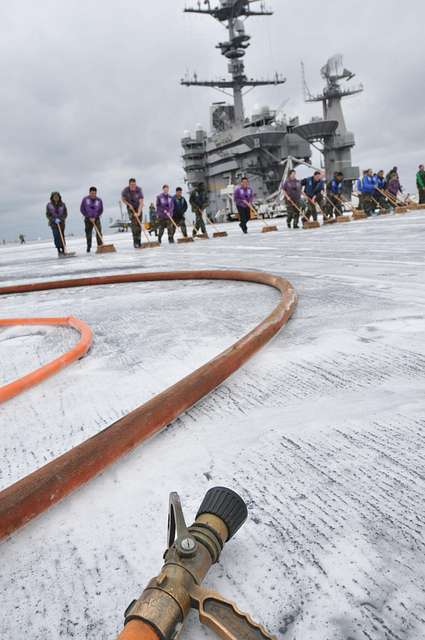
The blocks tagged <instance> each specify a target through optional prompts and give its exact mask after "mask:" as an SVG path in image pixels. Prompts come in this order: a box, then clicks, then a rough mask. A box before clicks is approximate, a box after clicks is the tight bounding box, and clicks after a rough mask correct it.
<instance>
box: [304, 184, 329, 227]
mask: <svg viewBox="0 0 425 640" xmlns="http://www.w3.org/2000/svg"><path fill="white" fill-rule="evenodd" d="M301 186H302V187H303V188H304V193H305V195H306V196H307V203H308V205H307V211H306V217H307V218H313V220H314V221H315V222H317V209H316V204H317V205H319V208H320V209H322V207H323V191H324V188H325V183H324V181H323V180H322V173H321V172H320V171H315V172H314V174H313V175H312V176H311V177H310V178H304V180H301Z"/></svg>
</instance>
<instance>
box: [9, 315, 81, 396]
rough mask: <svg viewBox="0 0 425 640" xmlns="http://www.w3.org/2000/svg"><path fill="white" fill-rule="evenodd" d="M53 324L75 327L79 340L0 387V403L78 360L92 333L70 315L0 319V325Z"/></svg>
mask: <svg viewBox="0 0 425 640" xmlns="http://www.w3.org/2000/svg"><path fill="white" fill-rule="evenodd" d="M45 324H46V325H55V326H62V327H71V328H72V329H76V330H77V331H79V332H80V334H81V336H80V340H79V341H78V343H77V344H76V345H75V346H74V347H72V349H70V350H69V351H67V352H66V353H64V354H63V355H61V356H59V357H58V358H56V359H55V360H52V362H49V363H47V364H45V365H43V366H42V367H40V368H39V369H36V370H35V371H32V372H31V373H28V374H27V375H25V376H23V377H22V378H19V379H18V380H14V381H13V382H9V383H8V384H6V385H4V386H2V387H0V404H1V403H2V402H6V400H10V399H11V398H14V397H15V396H17V395H18V393H21V392H22V391H26V389H29V388H30V387H33V386H35V385H36V384H39V383H40V382H42V381H43V380H46V378H49V377H50V376H52V375H54V374H55V373H57V372H58V371H60V370H61V369H63V368H64V367H67V366H68V365H70V364H71V363H72V362H75V360H79V359H80V358H82V357H83V356H85V355H86V353H87V351H88V350H89V349H90V347H91V344H92V340H93V334H92V331H91V329H90V327H89V326H88V325H87V324H86V323H85V322H83V321H82V320H78V318H73V317H72V316H70V317H69V318H10V319H4V320H1V319H0V327H10V326H16V325H20V326H22V325H26V326H27V325H45Z"/></svg>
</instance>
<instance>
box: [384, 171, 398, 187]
mask: <svg viewBox="0 0 425 640" xmlns="http://www.w3.org/2000/svg"><path fill="white" fill-rule="evenodd" d="M394 173H395V174H396V175H398V167H393V168H392V169H391V171H388V173H387V175H386V176H385V182H386V183H387V185H388V182H389V181H390V179H391V178H392V176H393V174H394Z"/></svg>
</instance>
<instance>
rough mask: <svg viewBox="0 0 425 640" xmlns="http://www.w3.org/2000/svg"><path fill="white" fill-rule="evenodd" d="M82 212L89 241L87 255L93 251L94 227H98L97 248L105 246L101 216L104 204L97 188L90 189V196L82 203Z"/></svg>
mask: <svg viewBox="0 0 425 640" xmlns="http://www.w3.org/2000/svg"><path fill="white" fill-rule="evenodd" d="M80 211H81V213H82V214H83V216H84V228H85V232H86V240H87V253H90V250H91V242H92V235H93V231H95V229H94V225H96V228H97V230H98V231H99V233H97V232H96V231H95V235H96V241H97V246H100V245H101V244H103V242H102V223H101V221H100V216H101V215H102V213H103V202H102V200H101V199H100V198H98V197H97V189H96V187H90V190H89V195H88V196H86V197H85V198H83V200H82V202H81V207H80Z"/></svg>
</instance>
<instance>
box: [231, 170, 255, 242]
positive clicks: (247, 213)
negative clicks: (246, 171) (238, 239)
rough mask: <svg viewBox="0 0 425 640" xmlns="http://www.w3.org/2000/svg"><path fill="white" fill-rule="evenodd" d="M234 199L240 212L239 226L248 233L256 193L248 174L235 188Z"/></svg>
mask: <svg viewBox="0 0 425 640" xmlns="http://www.w3.org/2000/svg"><path fill="white" fill-rule="evenodd" d="M233 199H234V201H235V205H236V208H237V210H238V213H239V226H240V228H241V229H242V231H243V233H248V221H249V220H250V219H251V209H252V205H253V203H254V199H255V194H254V191H253V189H252V188H251V187H250V186H249V182H248V178H247V177H246V176H244V177H243V178H242V180H241V183H240V185H239V186H238V187H236V189H235V190H234V192H233Z"/></svg>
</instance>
